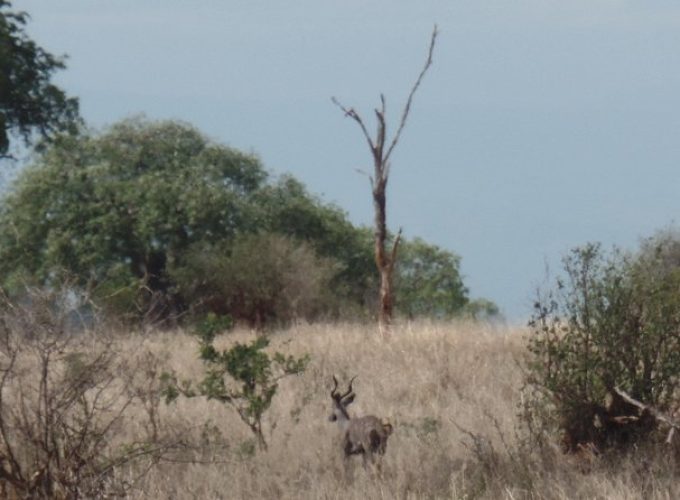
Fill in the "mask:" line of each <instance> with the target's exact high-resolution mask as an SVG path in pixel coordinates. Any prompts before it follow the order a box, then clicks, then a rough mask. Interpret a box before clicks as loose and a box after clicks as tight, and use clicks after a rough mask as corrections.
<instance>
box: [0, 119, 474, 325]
mask: <svg viewBox="0 0 680 500" xmlns="http://www.w3.org/2000/svg"><path fill="white" fill-rule="evenodd" d="M405 245H406V246H405V249H406V250H405V252H406V253H405V257H404V259H403V260H402V261H401V264H400V270H398V271H397V274H398V275H399V276H398V281H399V283H400V285H401V286H402V288H403V292H402V293H401V294H400V295H399V301H400V306H402V307H403V308H404V311H405V313H406V314H408V315H411V316H423V315H430V316H438V317H443V316H448V315H450V314H453V313H454V312H455V311H457V310H458V309H460V307H461V306H463V305H464V304H465V303H467V301H468V299H467V295H466V294H467V290H466V289H465V287H464V286H463V284H462V281H461V277H460V274H459V271H458V267H459V258H458V257H456V256H455V255H453V254H451V253H449V252H446V251H444V250H441V249H439V248H437V247H434V246H430V245H427V244H426V243H424V242H423V241H421V240H415V241H414V242H408V241H406V243H405ZM65 277H67V278H68V279H69V281H70V282H71V283H72V284H73V285H74V287H76V288H77V289H78V291H79V292H82V293H84V294H86V295H87V296H88V297H91V298H92V299H93V300H94V302H96V303H97V304H99V305H100V306H103V307H104V310H105V312H107V313H109V315H110V316H115V317H117V318H123V319H127V320H134V321H138V320H142V321H148V322H159V321H167V320H170V319H172V318H176V317H177V316H179V315H180V314H184V313H186V312H187V311H189V312H193V313H197V314H204V313H207V312H213V313H216V314H220V315H222V314H230V315H231V316H232V317H233V318H234V319H235V320H241V321H246V322H248V323H249V324H251V325H256V326H264V325H266V323H270V322H287V321H290V320H292V319H294V318H307V319H314V318H318V317H338V316H340V315H345V316H351V317H353V318H356V317H358V316H366V315H368V313H367V312H366V311H369V310H370V309H372V308H373V306H374V305H375V304H376V302H377V300H378V299H377V297H378V291H377V289H378V273H377V271H376V269H375V264H374V256H373V235H372V234H371V231H370V230H369V229H367V228H361V227H356V226H354V225H352V224H351V223H350V222H349V220H348V219H347V216H346V214H345V213H344V212H343V211H342V210H340V209H339V208H338V207H336V206H334V205H331V204H327V203H324V202H323V201H321V200H320V199H318V198H317V197H315V196H313V195H311V194H310V193H309V192H308V191H307V190H306V188H305V187H304V185H303V184H302V183H300V182H299V181H297V180H296V179H294V178H292V177H290V176H283V177H281V178H279V179H276V180H272V179H270V177H269V176H268V174H267V172H266V171H265V170H264V168H263V167H262V165H261V164H260V162H259V161H258V159H257V158H255V157H254V156H252V155H247V154H244V153H241V152H239V151H236V150H234V149H231V148H228V147H226V146H223V145H220V144H217V143H215V142H213V141H210V140H209V139H207V138H206V137H205V136H204V135H203V134H201V133H200V132H199V131H197V130H196V129H194V128H192V127H191V126H189V125H186V124H183V123H177V122H171V121H166V122H151V121H148V120H145V119H143V118H132V119H128V120H124V121H122V122H120V123H118V124H115V125H113V126H112V127H110V128H108V129H107V130H105V131H104V132H103V133H90V132H83V133H82V134H81V135H79V136H72V135H62V136H59V137H58V138H56V140H55V141H54V143H53V144H51V145H50V146H49V147H48V148H46V149H45V150H44V151H43V152H42V153H40V154H39V155H38V156H37V158H36V160H35V162H34V164H32V165H31V166H29V167H27V168H26V169H25V170H24V171H22V172H21V174H20V176H19V177H18V178H17V180H16V182H15V183H14V185H13V186H12V189H11V190H10V191H9V192H8V193H7V195H6V196H5V197H4V199H3V200H2V206H1V207H0V281H1V283H2V285H3V287H4V288H5V289H6V290H8V291H9V292H10V293H12V292H14V291H17V290H18V291H21V290H24V289H25V285H26V284H27V283H28V284H34V285H38V286H43V285H46V286H48V287H49V286H51V285H52V284H54V283H60V282H61V281H62V280H63V279H64V278H65Z"/></svg>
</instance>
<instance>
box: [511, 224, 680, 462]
mask: <svg viewBox="0 0 680 500" xmlns="http://www.w3.org/2000/svg"><path fill="white" fill-rule="evenodd" d="M678 248H680V246H679V245H678V243H677V242H676V241H675V240H674V239H673V238H671V237H668V236H657V237H655V238H651V239H649V240H648V241H646V242H645V243H644V244H643V245H642V248H641V250H640V251H639V252H637V253H636V254H626V253H623V252H621V251H617V250H614V251H613V252H611V253H609V254H606V253H604V252H603V251H602V249H601V248H600V246H599V245H587V246H585V247H583V248H579V249H576V250H574V251H572V252H571V253H570V254H569V255H568V256H567V257H566V258H565V259H564V270H565V275H564V277H562V278H560V279H558V280H557V281H556V284H555V286H554V288H552V289H550V290H548V291H547V292H546V293H544V294H542V295H541V296H540V298H539V299H538V300H537V302H536V304H535V314H534V316H533V318H532V320H531V322H530V327H531V335H530V339H529V352H530V358H529V361H528V367H527V368H528V369H527V389H528V390H529V394H530V397H529V398H528V400H527V405H526V413H525V415H524V416H525V418H526V420H525V422H528V423H531V424H532V425H533V426H535V425H539V426H540V427H541V428H543V429H547V430H556V429H559V430H560V431H561V433H562V438H563V445H564V447H565V449H567V450H575V449H577V448H578V447H579V445H583V444H586V443H592V444H594V445H596V446H597V447H598V448H600V449H604V448H606V447H609V446H612V445H624V446H625V445H629V444H632V443H635V442H636V441H637V440H638V439H639V438H640V437H642V436H646V435H649V433H650V432H652V431H654V430H655V428H656V421H655V419H654V418H652V416H651V415H650V414H649V412H641V411H640V410H639V409H638V408H636V407H634V406H633V405H631V404H629V403H626V402H625V401H624V399H623V398H622V397H621V396H620V395H619V393H618V391H617V389H618V390H622V391H624V392H625V393H627V394H628V395H630V396H632V397H633V398H635V399H637V400H638V401H641V402H643V403H644V404H646V405H651V406H653V407H654V408H656V409H657V410H660V411H668V410H672V409H674V406H673V405H674V401H675V400H676V399H677V389H678V381H679V378H678V377H679V375H680V267H679V266H678V263H680V259H679V258H678V256H680V252H678ZM535 428H536V427H534V429H535Z"/></svg>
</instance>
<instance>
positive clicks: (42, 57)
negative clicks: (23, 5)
mask: <svg viewBox="0 0 680 500" xmlns="http://www.w3.org/2000/svg"><path fill="white" fill-rule="evenodd" d="M27 21H28V14H26V13H25V12H17V11H13V10H12V5H11V3H10V2H9V1H6V0H0V157H3V156H7V154H8V150H9V146H10V135H12V134H14V135H17V136H19V137H21V138H22V139H23V142H24V144H26V145H31V144H32V143H33V140H34V138H35V137H36V135H37V136H40V137H43V138H47V137H49V136H51V135H52V134H53V133H54V132H55V131H63V130H75V127H76V124H77V121H78V101H77V99H75V98H73V97H68V96H67V95H66V93H65V92H64V91H63V90H62V89H60V88H59V87H57V86H56V85H54V84H53V83H52V82H51V78H52V75H53V74H54V72H55V71H57V70H60V69H64V68H65V64H64V59H63V58H60V57H55V56H54V55H52V54H50V53H49V52H47V51H46V50H44V49H43V48H41V47H39V46H38V45H37V44H36V43H35V42H34V41H33V40H31V39H30V38H29V37H28V35H27V34H26V32H25V31H24V27H25V25H26V22H27Z"/></svg>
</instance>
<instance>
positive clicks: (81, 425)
mask: <svg viewBox="0 0 680 500" xmlns="http://www.w3.org/2000/svg"><path fill="white" fill-rule="evenodd" d="M73 302H74V297H73V296H72V295H70V294H69V293H68V292H66V293H55V292H38V291H31V292H30V293H28V294H27V295H26V296H25V297H24V299H23V300H22V301H21V302H20V303H12V302H10V301H8V300H6V299H3V300H2V302H1V303H0V495H1V496H2V497H10V498H11V497H17V498H69V499H75V498H110V497H113V496H123V495H125V494H126V492H127V491H128V490H129V489H130V487H132V486H133V484H134V482H135V480H136V477H135V476H136V475H138V474H139V473H140V472H142V471H143V470H144V469H143V468H140V469H138V470H137V472H136V473H134V474H128V472H129V471H130V469H129V467H130V466H131V465H133V464H135V463H136V462H137V463H140V464H141V463H142V462H143V463H144V464H147V465H148V464H150V463H154V462H155V461H157V460H158V459H159V458H161V457H162V456H163V454H164V453H165V452H167V451H168V450H169V449H170V448H171V447H172V446H170V443H171V441H164V439H163V437H162V436H161V433H160V432H159V419H158V411H157V410H158V406H159V403H160V400H159V398H158V383H157V382H155V380H157V376H156V374H155V371H156V367H157V365H158V360H157V357H156V356H155V355H154V354H152V353H149V352H146V353H144V354H139V353H137V354H133V353H127V354H128V355H122V353H120V352H118V351H117V349H118V348H119V345H118V344H117V343H116V342H114V341H113V340H112V339H110V338H109V339H107V337H105V336H104V335H103V334H101V332H96V331H93V330H91V329H88V328H86V327H85V326H84V325H83V324H82V323H80V322H79V321H78V316H77V311H78V308H77V307H74V306H75V304H73ZM97 333H99V335H97ZM133 413H135V414H136V415H137V416H140V417H142V418H136V419H132V418H129V417H130V416H131V414H133ZM132 423H134V424H136V425H139V426H140V427H142V428H143V432H130V431H131V430H132V429H126V427H127V426H129V425H130V424H132ZM121 438H122V439H121ZM173 443H174V444H173V446H174V445H175V444H176V443H175V442H173Z"/></svg>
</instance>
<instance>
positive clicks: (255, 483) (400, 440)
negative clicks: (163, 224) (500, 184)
mask: <svg viewBox="0 0 680 500" xmlns="http://www.w3.org/2000/svg"><path fill="white" fill-rule="evenodd" d="M526 334H527V332H526V331H525V330H524V329H522V328H506V327H500V326H494V325H485V324H467V323H453V322H448V323H430V322H422V323H406V324H400V325H397V326H396V328H395V330H394V332H393V335H392V337H391V338H390V339H389V340H382V339H380V338H379V337H378V336H377V335H376V334H375V331H374V329H373V327H370V326H365V325H363V326H362V325H351V324H335V325H301V326H294V327H291V328H289V329H287V330H285V331H281V332H276V333H274V334H273V335H272V343H271V345H270V348H269V349H270V350H272V351H273V350H277V351H281V352H283V353H286V354H295V355H302V354H305V353H308V354H309V355H310V363H309V365H308V367H307V369H306V371H305V372H304V373H303V374H302V375H298V376H294V377H287V378H285V379H283V380H282V381H281V384H280V387H279V391H278V393H277V395H276V396H275V398H274V401H273V404H272V407H271V408H270V410H269V411H268V412H267V413H266V416H265V423H264V430H265V437H266V439H267V441H268V444H269V448H268V450H267V451H257V449H256V447H255V442H254V440H253V437H252V434H251V433H250V431H249V429H248V428H247V426H245V425H244V424H243V422H241V420H239V418H238V417H237V415H236V414H235V412H234V411H233V410H232V409H231V408H230V407H229V406H228V405H224V404H221V403H219V402H215V401H205V400H204V399H202V398H193V399H184V398H179V399H178V400H177V401H176V402H175V403H173V404H171V405H166V404H165V403H163V402H160V403H159V404H157V405H156V406H155V408H156V409H157V412H158V414H157V415H156V416H155V420H154V421H155V422H156V424H155V425H156V428H155V429H154V432H155V433H156V434H157V435H158V436H160V437H159V439H160V440H163V439H166V440H167V439H169V440H172V439H175V440H177V442H180V441H181V443H182V445H181V446H178V447H175V448H173V449H172V450H170V451H169V452H168V453H165V454H164V455H163V457H162V458H161V459H160V460H159V461H158V462H157V463H155V465H152V464H150V463H149V461H148V460H146V459H145V458H144V457H143V456H142V458H141V459H140V460H138V461H136V462H132V465H130V466H125V467H121V468H119V469H117V470H115V472H114V474H113V475H112V476H111V478H113V477H114V476H115V480H116V481H118V482H121V481H122V482H123V483H127V486H128V492H127V495H128V498H134V499H147V498H168V499H170V498H173V499H183V498H187V499H190V498H201V499H213V498H214V499H218V498H223V499H232V498H233V499H237V498H267V499H280V498H289V499H297V498H353V499H364V498H404V499H407V498H408V499H411V498H412V499H416V498H489V499H491V498H509V499H517V498H677V495H678V494H680V486H678V484H677V481H676V480H675V479H674V476H673V467H674V466H673V464H672V462H673V461H674V459H673V457H672V456H669V455H667V454H666V453H667V452H666V451H663V452H657V451H650V450H641V449H638V450H636V451H635V452H634V453H633V454H631V455H628V457H604V458H603V457H601V456H597V455H595V454H594V453H590V452H588V451H587V450H583V452H582V453H578V454H575V455H573V454H572V455H564V454H563V453H562V452H561V451H560V450H559V445H558V444H557V443H558V441H557V439H556V440H555V444H554V445H547V446H544V447H542V448H541V449H538V448H537V447H536V446H532V445H531V442H530V441H528V440H527V438H526V429H524V428H523V427H522V426H521V425H520V422H521V419H520V418H519V417H518V413H519V407H520V403H521V400H522V392H521V389H522V384H523V375H522V369H521V364H522V359H523V357H524V354H525V347H524V346H525V336H526ZM254 335H255V334H254V333H253V332H249V331H245V330H236V331H234V332H231V333H227V334H224V335H223V336H220V337H219V338H218V341H217V343H218V344H219V345H220V346H228V345H230V344H231V343H233V342H236V341H240V342H244V341H249V340H251V339H252V338H254ZM196 346H197V344H196V339H195V338H194V337H192V336H190V335H188V334H186V333H184V332H182V331H172V332H153V331H152V332H148V333H145V334H134V335H132V334H118V335H117V336H116V340H115V352H116V353H117V355H118V356H120V357H122V358H124V359H125V360H126V363H127V365H126V366H127V370H129V371H131V372H134V373H136V375H135V376H134V377H130V378H129V380H130V382H129V383H130V384H132V385H135V384H137V385H139V386H140V387H155V386H156V381H155V380H152V379H155V378H156V377H157V376H158V374H159V373H161V372H162V371H163V370H175V371H176V372H177V373H178V375H180V376H181V377H185V378H193V379H198V378H199V377H200V376H201V373H202V365H201V362H200V361H199V359H198V356H197V347H196ZM333 374H336V375H337V376H338V377H339V378H340V379H341V380H344V381H347V380H349V378H351V377H352V376H355V375H356V376H357V379H356V381H355V383H354V389H355V391H356V394H357V399H356V402H355V403H354V404H353V405H352V406H351V407H350V412H351V414H352V415H363V414H368V413H372V414H375V415H377V416H380V417H387V418H389V419H390V421H391V422H392V424H393V425H394V433H393V435H392V436H391V437H390V439H389V442H388V446H387V453H386V455H385V457H384V461H383V471H382V475H381V476H378V475H377V474H376V473H375V472H374V471H370V470H369V471H366V470H364V469H363V467H362V465H361V459H360V458H358V457H354V458H353V459H352V467H351V468H350V472H349V474H348V473H347V472H346V471H345V469H344V468H343V463H342V453H341V449H340V444H339V441H338V438H339V436H338V431H337V429H336V428H335V426H334V424H333V423H331V422H329V421H328V416H329V413H330V407H331V400H330V397H329V392H330V389H331V387H332V375H333ZM128 375H129V374H128ZM148 377H150V378H148ZM140 401H141V400H140ZM146 401H147V402H148V401H149V400H148V399H147V400H146ZM151 406H153V405H151ZM148 413H149V405H148V404H147V405H146V406H145V405H144V404H141V403H140V402H139V401H135V402H133V403H131V404H130V406H129V407H128V408H127V410H126V413H125V419H124V423H123V425H121V426H120V428H118V429H117V432H116V435H115V441H117V442H120V443H131V442H134V441H135V440H136V439H139V436H140V435H142V434H144V433H148V432H149V429H148V425H146V424H145V422H146V421H147V417H148ZM112 480H113V479H112Z"/></svg>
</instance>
